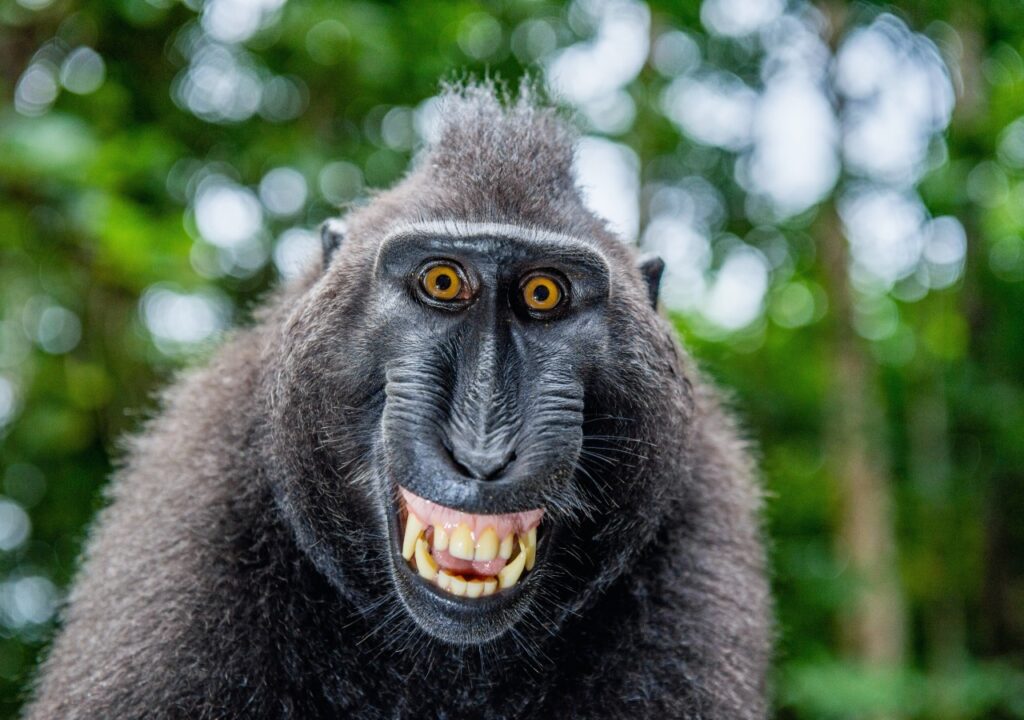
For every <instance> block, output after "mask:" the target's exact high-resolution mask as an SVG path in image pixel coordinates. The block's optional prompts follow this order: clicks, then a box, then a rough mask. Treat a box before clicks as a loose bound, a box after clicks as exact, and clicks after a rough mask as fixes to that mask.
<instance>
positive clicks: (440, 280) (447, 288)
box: [420, 264, 465, 302]
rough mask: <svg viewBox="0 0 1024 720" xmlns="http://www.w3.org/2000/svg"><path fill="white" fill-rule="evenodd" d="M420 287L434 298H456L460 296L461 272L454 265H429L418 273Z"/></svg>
mask: <svg viewBox="0 0 1024 720" xmlns="http://www.w3.org/2000/svg"><path fill="white" fill-rule="evenodd" d="M420 287H421V289H422V290H423V292H425V293H426V294H427V295H428V296H429V297H430V298H432V299H434V300H442V301H445V302H447V301H449V300H458V299H460V297H462V296H461V295H460V293H461V292H462V290H463V279H462V273H461V272H460V271H459V269H458V268H457V267H455V266H454V265H448V264H436V265H429V266H427V268H426V270H424V271H423V274H422V275H420ZM462 299H465V298H464V297H462Z"/></svg>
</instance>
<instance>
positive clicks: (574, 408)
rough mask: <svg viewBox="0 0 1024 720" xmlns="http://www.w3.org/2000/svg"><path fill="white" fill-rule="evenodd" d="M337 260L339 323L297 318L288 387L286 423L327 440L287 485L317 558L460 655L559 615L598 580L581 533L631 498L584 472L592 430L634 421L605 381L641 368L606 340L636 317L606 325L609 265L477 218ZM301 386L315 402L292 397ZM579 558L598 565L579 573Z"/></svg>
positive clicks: (418, 227) (334, 288) (418, 230)
mask: <svg viewBox="0 0 1024 720" xmlns="http://www.w3.org/2000/svg"><path fill="white" fill-rule="evenodd" d="M339 252H340V256H339V258H337V260H336V261H334V265H335V266H334V267H332V268H331V269H330V270H329V272H328V274H327V275H326V276H325V277H324V278H323V279H322V280H321V282H320V283H319V285H318V287H319V293H320V295H321V296H322V298H329V301H330V303H331V305H330V313H329V316H328V318H327V319H324V318H317V319H316V322H311V321H310V318H312V317H313V315H312V314H310V313H298V314H297V315H296V318H295V320H294V322H293V325H292V327H293V329H297V330H296V332H297V335H296V345H297V347H296V349H295V350H294V351H293V357H292V358H291V359H292V361H293V364H292V368H293V371H292V372H293V376H292V378H291V380H290V381H287V382H285V387H286V388H290V390H285V391H282V392H281V393H280V394H281V395H282V401H283V404H282V406H283V407H292V408H293V409H294V411H295V412H302V413H303V414H304V418H303V419H299V418H293V419H292V420H283V421H278V422H277V424H279V425H283V426H291V425H297V426H299V427H303V426H304V427H309V428H310V429H311V430H312V432H313V434H314V436H315V437H316V438H317V441H316V446H315V447H311V448H310V449H309V457H306V458H302V459H297V460H296V461H297V462H299V463H315V462H317V460H319V461H320V465H319V469H317V468H316V467H310V468H309V469H307V470H305V471H303V472H304V479H303V480H300V481H297V482H296V483H293V484H286V485H285V487H284V488H283V492H282V493H281V501H282V506H283V507H284V509H285V510H286V512H287V513H288V514H289V516H290V517H291V518H292V520H293V523H294V524H295V525H296V526H297V530H298V537H299V538H300V540H301V541H304V544H306V545H307V548H308V549H307V551H308V552H309V553H310V555H311V556H312V557H313V559H314V560H315V561H317V564H318V565H319V566H320V567H321V569H322V570H324V571H325V572H326V574H328V576H329V577H332V579H335V581H336V584H337V585H338V586H339V587H343V588H344V589H345V590H346V591H351V590H352V588H354V587H359V586H363V587H364V589H365V591H366V594H367V595H373V593H374V588H376V589H378V591H379V587H380V581H381V580H382V579H384V578H385V577H386V580H387V584H388V585H389V586H390V587H391V589H392V593H393V594H394V595H395V596H397V598H398V599H399V600H400V601H401V604H402V606H403V607H404V609H405V611H406V612H407V613H408V615H409V617H410V618H411V619H412V620H413V621H414V622H415V624H416V625H417V626H418V627H419V628H420V629H421V630H423V631H425V632H427V633H428V634H430V635H432V636H433V637H435V638H438V639H441V640H443V641H446V642H451V643H457V644H473V643H482V642H487V641H489V640H492V639H494V638H496V637H498V636H500V635H502V634H503V633H505V632H507V631H508V630H509V629H510V628H512V627H513V626H514V625H515V624H516V622H517V621H519V620H520V619H521V618H522V617H523V616H524V615H525V614H526V613H528V612H530V611H531V610H536V609H537V606H538V604H539V603H542V602H549V603H552V604H554V603H553V595H554V594H553V592H552V590H551V588H552V587H554V586H555V585H556V584H557V585H558V586H559V587H560V588H570V589H571V588H572V587H573V586H574V585H575V586H577V587H581V586H583V585H586V584H587V583H590V582H591V581H592V580H593V581H594V582H596V578H591V577H588V575H596V574H597V572H598V571H597V569H596V568H597V567H599V565H600V558H599V557H598V556H597V554H596V553H594V548H591V547H589V546H587V547H585V548H584V547H581V546H582V545H586V544H587V543H585V542H584V541H583V540H581V539H580V537H579V536H580V534H581V533H587V532H596V531H594V530H586V529H584V528H583V525H581V518H584V517H586V516H588V515H589V516H590V517H591V519H593V514H594V512H595V511H599V509H600V507H601V506H602V503H603V505H604V506H613V505H615V504H616V503H621V502H622V499H621V498H619V499H616V498H610V496H609V494H608V487H607V486H608V480H607V478H604V479H601V478H595V476H594V474H595V472H599V471H598V470H596V469H593V468H592V469H591V471H589V472H588V471H587V470H586V468H585V467H584V464H583V463H581V457H582V456H583V455H584V453H585V452H586V449H585V442H586V439H587V435H588V431H589V432H590V433H594V432H595V430H596V431H597V432H600V428H601V427H602V426H601V424H600V423H599V422H595V423H594V424H591V420H590V419H588V416H597V419H600V418H604V417H613V418H614V417H617V416H618V415H619V414H621V412H624V411H625V412H628V410H624V409H623V407H622V405H621V403H620V404H619V405H618V406H617V407H615V405H616V404H615V402H614V401H612V400H610V399H609V398H610V397H611V395H612V394H613V393H612V392H611V391H610V390H609V389H608V387H607V386H609V385H612V384H613V383H611V382H609V381H608V373H609V372H611V373H613V374H615V373H616V372H618V371H617V370H616V368H617V367H619V366H624V367H626V368H628V367H629V366H630V364H631V363H632V364H634V365H635V363H636V360H635V359H630V358H631V356H632V353H622V352H621V350H622V343H623V342H624V338H621V337H619V338H617V337H615V336H614V335H613V333H612V332H611V331H610V329H609V328H610V327H612V326H613V325H618V326H620V327H621V326H623V325H624V324H625V323H624V321H623V320H622V319H621V318H619V319H617V320H616V321H615V322H614V323H612V322H610V321H609V314H610V313H611V314H614V310H613V309H612V307H611V296H612V295H613V292H612V270H611V265H610V263H609V260H608V258H607V257H606V254H605V253H604V252H602V250H601V249H600V247H599V246H598V245H597V244H596V243H588V242H584V241H581V240H579V239H575V238H572V237H568V236H565V235H561V234H557V233H552V232H547V231H541V230H531V229H527V228H523V227H519V226H508V225H483V224H480V225H477V224H470V223H458V224H451V225H449V224H441V223H420V224H412V225H408V226H405V227H403V228H402V229H400V230H398V231H395V232H392V233H390V234H389V235H388V236H387V237H385V238H384V239H383V240H381V241H380V242H379V244H378V245H377V246H376V247H374V248H373V252H372V253H367V252H365V251H363V252H358V253H356V252H353V253H352V255H351V257H349V256H348V255H347V254H346V252H345V249H344V248H342V250H340V251H339ZM367 256H370V257H372V263H370V262H366V261H365V260H364V261H363V262H362V264H358V263H357V262H356V260H355V258H356V257H362V258H366V257H367ZM349 263H352V264H349ZM633 277H636V276H635V275H633ZM314 289H316V288H314ZM645 290H646V289H645V288H641V287H637V288H632V289H631V291H632V292H633V293H634V295H635V297H638V298H644V299H646V293H645ZM322 298H321V299H322ZM640 304H641V305H642V306H643V307H644V309H645V311H649V309H648V308H647V307H646V302H644V301H641V303H640ZM634 306H635V303H634ZM310 334H312V335H314V336H315V338H316V339H315V340H314V341H311V339H310V337H309V335H310ZM299 337H301V341H300V340H299ZM325 368H327V370H325ZM314 376H316V377H321V378H323V381H322V384H321V385H320V386H319V387H317V388H314V383H312V382H311V380H310V378H311V377H314ZM295 386H298V387H295ZM298 388H301V389H298ZM352 388H357V389H358V392H356V393H355V394H353V391H352ZM296 393H298V394H299V397H301V398H302V403H298V402H295V401H291V402H290V401H288V397H289V395H292V396H294V395H295V394H296ZM346 393H347V394H346ZM343 395H344V397H342V396H343ZM295 399H296V400H297V399H298V398H295ZM303 405H305V407H302V406H303ZM309 406H313V407H314V408H317V409H315V410H311V409H310V407H309ZM313 416H315V417H313ZM604 437H608V436H604ZM303 440H308V438H306V439H296V442H299V443H301V442H303ZM293 451H294V448H293ZM605 459H606V461H607V457H606V458H605ZM608 462H610V463H611V464H613V465H614V461H613V460H612V461H608ZM604 470H607V467H606V468H604ZM310 477H323V478H325V480H324V482H325V483H326V484H328V487H323V486H316V485H315V484H313V483H311V482H310V481H309V478H310ZM624 479H625V478H624ZM356 489H358V490H360V491H361V492H355V490H356ZM633 489H634V490H637V491H639V490H642V488H641V487H640V486H639V485H637V487H636V488H633ZM602 494H603V495H602ZM595 495H597V496H599V497H597V498H596V499H595ZM637 497H638V498H640V497H642V494H640V493H638V494H637ZM342 523H344V524H346V525H347V526H348V527H347V529H345V532H344V536H343V537H339V536H338V533H339V531H338V526H339V524H342ZM606 527H615V525H614V523H612V524H610V525H607V526H606ZM357 544H358V545H359V546H360V547H361V548H362V550H363V551H362V552H361V553H360V554H359V556H358V557H361V558H362V559H364V560H365V559H366V556H367V552H366V548H368V547H377V548H379V549H380V550H381V552H382V553H383V554H384V555H385V557H384V558H383V562H381V561H380V559H378V560H376V561H374V562H373V563H366V562H364V563H362V564H360V563H358V562H356V560H357V559H358V557H357V555H356V553H354V552H353V550H352V549H351V547H352V546H354V545H357ZM628 544H629V541H628V540H621V539H620V540H617V541H616V543H614V544H612V545H610V547H611V548H612V549H614V550H615V551H616V552H618V551H620V550H621V549H622V548H624V547H627V546H628ZM584 553H587V554H588V555H586V556H584ZM581 557H587V559H588V560H594V561H596V562H597V565H594V564H591V565H590V566H589V567H583V566H580V567H577V568H574V569H569V568H568V566H569V564H570V563H571V562H573V559H574V558H575V559H579V558H581ZM368 565H372V566H373V567H374V568H377V569H380V568H381V567H383V568H385V569H386V573H382V572H377V573H376V575H372V573H368V572H367V566H368ZM567 576H569V577H567ZM591 584H592V583H591ZM561 605H562V606H565V605H566V603H565V602H564V601H562V602H561Z"/></svg>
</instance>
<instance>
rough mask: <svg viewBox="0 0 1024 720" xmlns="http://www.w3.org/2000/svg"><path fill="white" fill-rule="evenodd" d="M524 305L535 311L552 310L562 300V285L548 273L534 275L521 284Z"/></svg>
mask: <svg viewBox="0 0 1024 720" xmlns="http://www.w3.org/2000/svg"><path fill="white" fill-rule="evenodd" d="M522 293H523V295H522V297H523V301H524V302H525V303H526V306H527V307H528V308H530V309H531V310H535V311H537V312H547V311H549V310H554V309H555V308H556V307H558V306H559V304H560V303H561V302H562V293H563V290H562V286H561V284H560V283H559V282H558V281H557V280H556V279H554V278H553V277H551V276H550V275H534V276H532V277H529V278H527V279H526V280H525V281H524V282H523V285H522Z"/></svg>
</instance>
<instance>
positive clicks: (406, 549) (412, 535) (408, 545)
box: [402, 513, 424, 560]
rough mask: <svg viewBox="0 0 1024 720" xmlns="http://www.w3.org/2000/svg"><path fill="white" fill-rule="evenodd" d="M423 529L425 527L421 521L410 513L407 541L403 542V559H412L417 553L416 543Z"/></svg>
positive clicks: (407, 524) (407, 521)
mask: <svg viewBox="0 0 1024 720" xmlns="http://www.w3.org/2000/svg"><path fill="white" fill-rule="evenodd" d="M423 529H424V525H423V523H421V522H420V519H419V518H418V517H416V516H415V515H413V514H412V513H409V518H408V519H407V520H406V521H405V540H404V541H403V542H402V557H404V558H405V559H406V560H409V559H411V558H412V554H413V553H414V552H415V551H416V541H417V540H418V539H419V537H420V533H422V532H423Z"/></svg>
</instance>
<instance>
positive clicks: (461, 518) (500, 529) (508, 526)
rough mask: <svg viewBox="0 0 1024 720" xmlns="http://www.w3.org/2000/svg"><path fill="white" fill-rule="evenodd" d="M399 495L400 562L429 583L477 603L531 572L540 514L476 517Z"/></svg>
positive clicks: (534, 512)
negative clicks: (404, 562) (479, 599)
mask: <svg viewBox="0 0 1024 720" xmlns="http://www.w3.org/2000/svg"><path fill="white" fill-rule="evenodd" d="M399 491H400V492H401V496H402V500H403V501H404V502H403V505H404V507H403V508H402V511H401V513H400V514H401V517H400V518H399V519H400V521H401V523H402V525H401V536H402V557H403V558H405V560H406V562H408V563H409V566H410V567H411V568H412V569H413V570H415V571H416V573H417V574H419V576H420V577H421V578H423V579H424V580H426V581H427V582H429V583H431V584H433V585H436V586H437V587H439V588H440V589H441V590H444V591H446V592H448V593H450V594H452V595H456V596H458V597H468V598H479V597H486V596H488V595H494V594H495V593H498V592H501V591H502V590H507V589H509V588H512V587H515V585H516V584H517V583H518V582H520V581H521V580H522V578H524V577H525V576H526V574H527V573H529V572H530V571H531V570H532V569H533V566H534V563H535V562H536V558H537V526H538V525H540V521H541V518H542V517H543V515H544V511H543V510H527V511H525V512H517V513H507V514H504V515H474V514H472V513H465V512H461V511H459V510H455V509H453V508H449V507H445V506H444V505H438V504H437V503H434V502H431V501H430V500H426V499H425V498H421V497H419V496H418V495H414V494H413V493H411V492H409V491H408V490H406V489H405V488H403V487H399Z"/></svg>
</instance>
